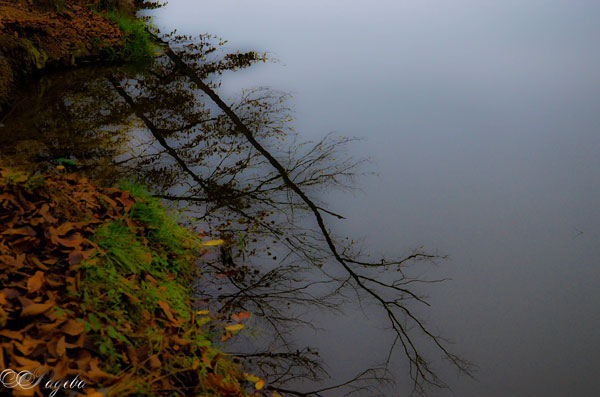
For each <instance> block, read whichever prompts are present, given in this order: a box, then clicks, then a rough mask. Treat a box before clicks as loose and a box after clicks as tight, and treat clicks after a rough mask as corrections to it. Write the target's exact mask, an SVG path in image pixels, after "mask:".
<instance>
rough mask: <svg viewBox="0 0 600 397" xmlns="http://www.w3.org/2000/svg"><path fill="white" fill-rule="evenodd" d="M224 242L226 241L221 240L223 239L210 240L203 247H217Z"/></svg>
mask: <svg viewBox="0 0 600 397" xmlns="http://www.w3.org/2000/svg"><path fill="white" fill-rule="evenodd" d="M224 242H225V241H224V240H221V239H219V240H208V241H207V242H205V243H202V245H204V246H206V247H213V246H215V245H221V244H223V243H224Z"/></svg>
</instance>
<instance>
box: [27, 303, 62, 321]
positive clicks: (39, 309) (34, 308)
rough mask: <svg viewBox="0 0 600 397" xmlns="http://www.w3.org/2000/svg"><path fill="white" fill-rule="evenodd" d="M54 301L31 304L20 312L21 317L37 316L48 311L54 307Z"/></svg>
mask: <svg viewBox="0 0 600 397" xmlns="http://www.w3.org/2000/svg"><path fill="white" fill-rule="evenodd" d="M54 304H55V302H54V301H48V302H46V303H33V304H31V305H29V306H27V307H25V308H23V311H22V312H21V317H29V316H37V315H38V314H42V313H45V312H47V311H48V310H50V309H51V308H53V307H54Z"/></svg>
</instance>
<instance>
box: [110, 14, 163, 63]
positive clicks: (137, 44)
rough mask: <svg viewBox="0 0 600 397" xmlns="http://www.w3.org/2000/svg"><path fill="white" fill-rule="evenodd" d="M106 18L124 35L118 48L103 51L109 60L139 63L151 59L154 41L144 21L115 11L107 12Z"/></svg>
mask: <svg viewBox="0 0 600 397" xmlns="http://www.w3.org/2000/svg"><path fill="white" fill-rule="evenodd" d="M107 16H108V18H109V19H110V20H111V21H113V22H115V23H116V24H117V26H118V27H119V29H120V30H121V31H122V32H123V35H124V37H123V43H122V44H121V46H120V47H116V48H113V47H108V48H105V50H104V51H105V53H106V55H107V56H108V57H109V58H110V59H111V60H118V61H121V60H122V61H129V62H141V61H147V60H149V59H152V58H153V56H154V52H155V48H154V44H153V42H154V40H153V38H152V36H151V35H150V33H148V31H147V30H146V25H145V24H144V21H142V20H141V19H135V18H132V17H130V16H128V15H125V14H122V13H120V12H119V11H117V10H110V11H108V13H107Z"/></svg>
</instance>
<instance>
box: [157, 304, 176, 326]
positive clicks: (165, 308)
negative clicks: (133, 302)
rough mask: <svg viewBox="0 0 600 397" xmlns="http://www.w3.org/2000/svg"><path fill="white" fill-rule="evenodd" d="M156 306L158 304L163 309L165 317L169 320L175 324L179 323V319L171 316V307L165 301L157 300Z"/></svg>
mask: <svg viewBox="0 0 600 397" xmlns="http://www.w3.org/2000/svg"><path fill="white" fill-rule="evenodd" d="M158 306H160V308H161V309H162V310H163V312H165V315H166V316H167V318H168V319H169V321H172V322H173V323H175V324H179V321H177V320H176V319H175V317H173V313H172V312H171V308H170V307H169V305H168V304H167V303H166V302H163V301H158Z"/></svg>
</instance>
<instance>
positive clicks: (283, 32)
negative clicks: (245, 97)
mask: <svg viewBox="0 0 600 397" xmlns="http://www.w3.org/2000/svg"><path fill="white" fill-rule="evenodd" d="M599 13H600V5H598V3H597V2H591V1H583V2H563V1H554V0H552V1H534V0H532V1H527V2H521V1H502V2H500V1H496V2H488V1H486V2H480V1H465V0H460V1H454V2H447V3H445V2H431V1H377V2H367V1H352V2H347V1H335V0H328V1H314V0H308V1H274V0H258V1H252V2H240V1H231V0H224V1H218V2H193V1H184V0H174V1H171V2H170V3H169V5H168V6H167V7H165V8H164V9H160V10H156V11H153V12H152V13H151V14H152V15H154V22H155V24H156V25H157V26H159V27H163V28H166V29H171V28H177V29H178V31H179V32H185V33H194V34H197V33H203V32H210V33H213V34H217V35H219V36H221V37H223V38H225V39H227V40H229V46H231V47H232V48H236V49H237V48H242V49H253V50H259V51H267V52H268V53H269V55H270V56H271V57H272V58H277V59H278V60H279V62H277V63H267V64H264V65H262V64H261V65H259V66H257V67H255V68H252V69H250V70H248V71H245V72H244V73H237V74H235V75H231V76H226V78H225V79H224V81H223V86H222V88H221V92H223V93H229V94H232V95H233V94H235V93H237V92H239V90H240V89H241V87H251V86H269V87H272V88H275V89H280V90H285V91H288V92H290V93H292V94H293V96H294V97H293V100H292V101H291V106H292V108H293V110H294V112H295V115H294V116H295V121H294V126H295V128H296V129H297V131H298V132H299V133H300V134H301V136H302V137H303V138H307V139H318V138H320V137H322V136H324V135H325V134H327V133H328V132H331V131H335V133H336V134H340V135H344V136H355V137H360V138H365V140H364V141H362V142H360V143H359V144H356V145H354V146H353V151H354V152H353V154H355V155H357V156H367V157H371V158H372V160H373V162H372V169H373V170H375V171H377V172H378V176H375V177H365V178H362V179H361V180H360V181H359V186H360V187H361V189H362V190H361V191H360V192H358V193H348V192H341V193H339V192H338V193H335V194H331V195H326V197H324V198H325V199H326V200H327V201H328V202H329V203H331V205H332V206H333V207H334V208H335V211H336V212H338V213H341V214H342V215H345V216H346V217H347V219H346V220H344V221H337V220H336V221H335V222H334V221H333V220H332V227H334V229H335V230H336V231H337V232H338V233H340V234H343V235H351V236H363V237H364V238H365V245H366V246H367V247H369V251H370V252H376V253H385V254H388V255H393V254H398V253H406V252H407V251H410V249H412V248H415V247H418V246H421V245H423V246H425V247H426V248H427V249H430V250H434V251H437V252H439V253H441V254H447V255H449V259H448V260H445V261H441V262H438V266H437V267H435V266H434V267H430V268H427V270H423V272H424V275H425V276H427V277H430V278H446V277H447V278H451V279H452V280H451V281H448V282H445V283H442V284H436V285H434V286H430V288H427V289H426V292H427V293H428V295H429V296H430V299H429V301H430V303H431V304H432V307H431V308H429V309H427V310H424V313H426V314H425V315H426V316H427V319H428V323H429V324H430V325H433V326H434V328H435V329H436V330H439V332H440V333H441V334H442V335H444V336H447V337H448V338H450V339H452V340H453V341H454V342H455V345H454V348H455V350H457V351H458V352H460V353H462V354H463V355H464V356H465V357H466V358H468V359H469V360H471V361H473V362H474V363H476V364H477V365H478V366H479V369H478V371H477V373H476V380H475V381H473V380H470V379H469V378H466V377H460V378H456V376H455V373H454V372H452V371H451V370H447V369H446V370H444V368H445V367H444V366H443V365H440V368H441V370H442V371H448V372H443V375H445V376H446V379H447V380H448V383H449V384H450V386H451V387H452V391H433V392H432V393H433V394H435V395H456V396H482V395H486V396H506V395H512V396H525V395H545V396H565V395H578V396H588V395H595V394H598V393H599V392H600V384H599V383H598V381H597V373H598V370H599V369H600V337H599V333H598V329H600V268H599V266H600V260H599V258H600V172H599V171H600V111H599V110H600V107H599V105H600V74H599V73H598V70H600V51H598V49H599V48H598V37H600V25H598V23H597V18H598V15H599ZM377 321H381V319H380V318H379V317H378V316H377V315H373V316H371V317H370V318H369V320H365V317H364V316H363V314H361V313H360V312H357V313H354V314H352V313H350V314H349V315H348V316H346V317H332V318H325V319H321V323H320V325H321V326H323V327H325V328H326V332H323V333H320V334H318V335H317V336H313V335H311V334H307V335H304V337H305V339H306V340H308V341H310V342H311V344H313V345H316V346H318V347H320V348H321V350H322V352H323V354H324V358H325V360H326V362H328V363H329V367H328V368H329V369H330V372H331V374H332V375H333V377H334V380H343V379H345V378H347V377H348V376H350V375H352V374H354V373H355V372H357V371H359V370H360V369H361V368H362V367H364V366H365V365H370V364H373V363H376V362H380V361H381V360H382V355H383V356H384V355H385V352H386V349H387V347H388V346H387V344H389V342H390V337H389V334H386V333H385V332H383V331H381V332H378V331H374V330H373V327H372V325H373V323H377ZM386 335H387V336H386ZM398 376H399V377H400V375H398ZM398 380H399V381H400V383H401V384H402V380H401V379H398ZM404 386H406V384H404ZM397 390H398V391H397V393H399V394H400V395H403V394H404V391H403V390H406V389H402V388H399V389H397ZM390 393H392V392H390Z"/></svg>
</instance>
